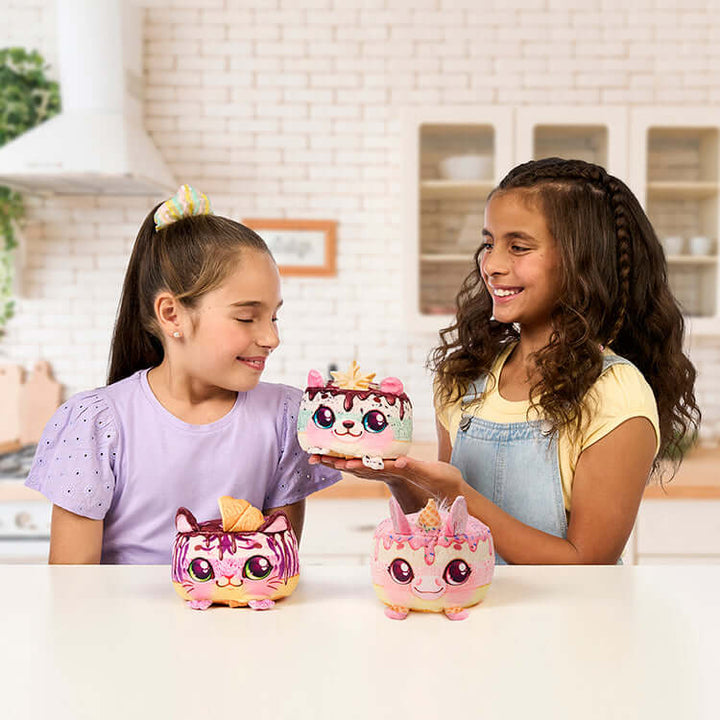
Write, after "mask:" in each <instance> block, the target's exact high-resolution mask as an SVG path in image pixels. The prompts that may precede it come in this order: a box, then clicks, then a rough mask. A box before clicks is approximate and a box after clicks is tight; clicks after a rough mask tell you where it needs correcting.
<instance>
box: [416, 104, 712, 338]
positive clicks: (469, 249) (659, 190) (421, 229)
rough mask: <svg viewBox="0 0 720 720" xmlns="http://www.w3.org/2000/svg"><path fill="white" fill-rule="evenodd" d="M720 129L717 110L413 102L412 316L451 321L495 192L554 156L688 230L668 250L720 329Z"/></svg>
mask: <svg viewBox="0 0 720 720" xmlns="http://www.w3.org/2000/svg"><path fill="white" fill-rule="evenodd" d="M719 132H720V118H718V116H717V114H716V113H713V111H712V110H711V109H708V110H704V109H695V110H693V109H689V108H671V109H668V108H658V107H647V108H637V109H632V110H628V109H627V108H623V107H602V106H584V107H565V106H543V107H537V106H535V107H533V106H527V107H519V108H512V107H488V108H484V107H480V108H468V107H459V108H447V107H446V108H440V109H438V108H428V109H425V110H423V109H414V110H413V113H412V116H408V118H407V119H406V123H405V135H404V136H405V148H404V158H405V178H404V209H403V213H404V223H403V224H404V229H405V230H404V237H405V241H406V253H405V256H406V257H407V259H408V262H407V267H406V273H405V288H404V290H405V303H406V315H407V319H408V324H409V325H410V327H412V328H413V329H415V330H421V331H430V332H437V331H438V330H439V329H440V328H442V327H446V326H448V325H449V324H450V323H451V322H452V319H453V315H454V311H455V296H456V295H457V292H458V290H459V288H460V285H461V283H462V281H463V279H464V278H465V277H466V276H467V275H468V273H469V272H470V271H471V270H472V267H473V261H474V259H473V258H474V253H475V250H476V249H477V247H478V246H479V244H480V242H481V229H482V222H483V211H484V205H485V200H486V198H487V195H488V193H489V192H490V191H491V190H492V189H493V188H494V187H495V185H496V184H497V183H498V182H499V181H500V180H501V179H502V177H503V176H504V175H505V174H506V173H507V171H508V170H509V169H510V168H512V167H513V166H515V165H517V164H519V163H521V162H526V161H528V160H531V159H538V158H541V157H548V156H553V155H554V156H559V157H565V158H579V159H582V160H587V161H590V162H595V163H598V164H600V165H602V166H603V167H605V168H606V169H607V170H608V171H609V172H610V173H612V174H613V175H616V176H617V177H619V178H621V179H623V180H625V181H626V182H627V183H628V185H629V186H630V187H631V188H632V189H633V191H634V192H635V193H636V194H637V196H638V198H639V200H640V202H641V203H642V204H643V206H644V207H645V208H646V210H647V212H648V215H649V216H650V219H651V221H652V222H653V225H654V226H655V229H656V231H657V233H658V236H659V237H660V238H661V239H663V240H666V241H667V238H673V237H677V238H680V240H679V241H676V242H679V243H680V245H681V246H680V247H679V248H678V252H675V250H674V249H672V248H671V250H672V252H667V251H666V254H667V255H668V265H669V279H670V283H671V286H672V288H673V291H674V293H675V294H676V297H677V298H678V300H679V301H680V303H681V305H682V307H683V310H684V312H685V313H686V315H687V316H688V317H689V318H690V323H689V325H690V329H691V330H692V331H693V332H697V333H718V334H720V297H719V292H720V274H719V273H720V266H719V265H718V260H717V258H718V254H717V237H718V227H719V226H720V220H719V218H720V215H719V212H720V202H719V196H720V185H719V170H718V167H719V166H720V161H719V158H720V155H719V152H720V149H719V143H718V133H719ZM703 238H704V239H705V240H704V241H703ZM666 244H667V242H666ZM668 247H669V245H668Z"/></svg>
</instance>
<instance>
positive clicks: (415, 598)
mask: <svg viewBox="0 0 720 720" xmlns="http://www.w3.org/2000/svg"><path fill="white" fill-rule="evenodd" d="M373 542H374V548H373V553H372V557H371V560H370V563H371V571H372V579H373V585H374V586H375V592H376V593H377V595H378V597H379V598H380V600H382V601H383V602H384V603H385V605H386V606H387V607H386V608H385V614H386V615H387V616H388V617H390V618H392V619H393V620H404V619H405V618H406V617H407V615H408V613H409V612H410V610H419V611H421V612H444V613H445V615H446V617H448V618H449V619H450V620H463V619H465V618H466V617H467V616H468V611H467V610H466V609H465V608H468V607H471V606H472V605H476V604H477V603H479V602H480V601H481V600H482V599H483V598H484V597H485V594H486V593H487V591H488V588H489V587H490V582H491V581H492V577H493V573H494V571H495V552H494V549H493V541H492V536H491V535H490V529H489V528H488V527H487V525H484V524H483V523H481V522H480V521H479V520H477V519H476V518H474V517H472V516H470V515H468V511H467V504H466V503H465V498H464V497H462V496H459V497H458V498H456V500H455V502H454V503H453V504H452V507H451V508H450V510H449V511H446V510H443V509H440V510H438V508H437V507H436V505H435V501H434V500H433V499H432V498H431V499H430V500H428V502H427V505H426V506H425V508H424V509H423V510H421V511H420V512H418V513H413V514H411V515H405V514H404V513H403V511H402V509H401V508H400V505H399V504H398V503H397V501H396V500H395V498H390V517H389V518H387V519H386V520H383V521H382V522H381V523H380V524H379V525H378V527H377V529H376V530H375V535H374V537H373Z"/></svg>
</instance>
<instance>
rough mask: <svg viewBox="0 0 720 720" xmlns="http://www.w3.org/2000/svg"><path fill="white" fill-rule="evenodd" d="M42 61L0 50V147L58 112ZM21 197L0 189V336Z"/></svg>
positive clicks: (33, 54)
mask: <svg viewBox="0 0 720 720" xmlns="http://www.w3.org/2000/svg"><path fill="white" fill-rule="evenodd" d="M46 69H47V68H46V65H45V61H44V60H43V58H42V55H40V53H38V52H37V51H36V50H32V51H27V50H25V49H24V48H19V47H13V48H5V49H3V50H0V145H4V144H5V143H6V142H9V141H10V140H13V139H14V138H16V137H17V136H18V135H22V134H23V133H24V132H26V131H27V130H30V128H33V127H35V126H36V125H39V124H40V123H41V122H44V121H45V120H47V119H48V118H51V117H52V116H53V115H56V114H57V113H58V112H60V90H59V87H58V84H57V83H56V82H55V81H54V80H48V79H47V78H46V77H45V70H46ZM24 210H25V209H24V206H23V202H22V197H21V196H20V195H19V193H16V192H14V191H13V190H11V189H10V188H7V187H0V336H1V335H2V333H3V328H4V327H5V324H6V323H7V321H8V320H9V319H10V318H11V317H12V314H13V301H12V280H13V258H12V251H13V249H14V248H15V247H16V246H17V240H16V239H15V224H16V223H17V222H18V221H19V220H20V219H21V218H22V216H23V214H24Z"/></svg>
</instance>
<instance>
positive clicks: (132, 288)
mask: <svg viewBox="0 0 720 720" xmlns="http://www.w3.org/2000/svg"><path fill="white" fill-rule="evenodd" d="M158 207H160V205H159V204H158V205H156V206H155V207H154V208H153V209H152V211H151V212H150V214H149V215H148V216H147V217H146V218H145V221H144V222H143V224H142V226H141V227H140V231H139V232H138V235H137V238H136V239H135V245H134V247H133V251H132V254H131V255H130V262H129V263H128V268H127V271H126V273H125V281H124V282H123V289H122V295H121V297H120V305H119V306H118V313H117V318H116V319H115V330H114V331H113V338H112V344H111V346H110V369H109V371H108V384H112V383H114V382H117V381H118V380H123V379H124V378H126V377H130V376H131V375H133V374H134V373H136V372H137V371H138V370H143V369H144V368H148V367H155V366H156V365H159V364H160V363H161V362H162V359H163V357H164V355H165V351H164V350H163V345H162V342H160V339H159V338H158V337H157V335H156V334H155V333H153V332H151V331H150V330H149V329H148V328H147V327H146V325H147V323H145V322H143V311H142V308H141V303H140V299H141V285H140V271H141V268H142V267H144V265H145V264H146V262H147V259H146V256H147V254H148V249H149V247H150V244H151V242H152V240H153V236H154V235H155V220H154V219H153V216H154V215H155V210H157V208H158Z"/></svg>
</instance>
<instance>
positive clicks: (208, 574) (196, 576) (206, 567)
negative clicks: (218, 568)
mask: <svg viewBox="0 0 720 720" xmlns="http://www.w3.org/2000/svg"><path fill="white" fill-rule="evenodd" d="M188 572H189V573H190V577H191V578H192V579H193V580H197V581H198V582H207V581H208V580H212V579H213V578H214V577H215V573H214V572H213V568H212V565H211V564H210V563H209V562H208V561H207V560H205V558H195V559H194V560H193V561H192V562H191V563H190V565H189V566H188Z"/></svg>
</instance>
